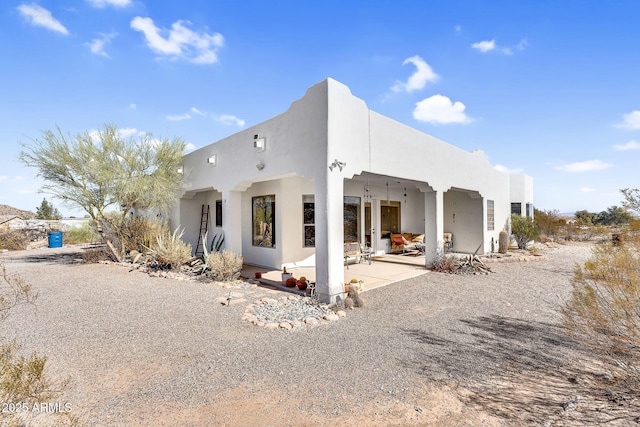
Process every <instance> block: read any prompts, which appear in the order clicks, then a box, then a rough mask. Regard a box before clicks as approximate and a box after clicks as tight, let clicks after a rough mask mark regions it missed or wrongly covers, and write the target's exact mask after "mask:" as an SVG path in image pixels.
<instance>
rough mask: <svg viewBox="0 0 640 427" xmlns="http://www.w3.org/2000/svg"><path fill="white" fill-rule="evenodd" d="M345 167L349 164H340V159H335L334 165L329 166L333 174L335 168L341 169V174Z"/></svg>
mask: <svg viewBox="0 0 640 427" xmlns="http://www.w3.org/2000/svg"><path fill="white" fill-rule="evenodd" d="M345 166H347V164H346V163H344V162H339V161H338V159H335V160H334V161H333V163H331V164H330V165H329V170H330V171H331V172H333V169H334V168H339V169H340V172H342V168H343V167H345Z"/></svg>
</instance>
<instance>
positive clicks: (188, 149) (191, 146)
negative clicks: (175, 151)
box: [184, 142, 198, 153]
mask: <svg viewBox="0 0 640 427" xmlns="http://www.w3.org/2000/svg"><path fill="white" fill-rule="evenodd" d="M196 148H198V147H196V146H195V145H194V144H193V143H191V142H188V143H187V145H185V146H184V151H185V153H189V152H191V151H193V150H195V149H196Z"/></svg>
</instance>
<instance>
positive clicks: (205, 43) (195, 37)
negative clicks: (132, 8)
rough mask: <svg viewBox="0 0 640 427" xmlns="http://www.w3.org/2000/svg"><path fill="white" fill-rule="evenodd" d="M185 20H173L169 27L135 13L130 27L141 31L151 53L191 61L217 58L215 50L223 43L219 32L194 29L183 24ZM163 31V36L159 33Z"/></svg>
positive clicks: (197, 62)
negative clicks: (199, 31)
mask: <svg viewBox="0 0 640 427" xmlns="http://www.w3.org/2000/svg"><path fill="white" fill-rule="evenodd" d="M185 23H186V24H188V22H185V21H177V22H175V23H174V24H173V25H171V29H170V30H166V29H160V28H158V27H156V26H155V24H154V23H153V20H152V19H151V18H142V17H140V16H136V17H135V18H133V20H131V28H133V29H134V30H136V31H140V32H141V33H143V34H144V37H145V39H146V41H147V46H149V48H150V49H151V50H152V51H154V52H155V53H157V54H159V55H161V56H165V57H168V58H170V59H174V60H175V59H179V58H182V59H186V60H187V61H190V62H192V63H195V64H213V63H216V62H218V56H217V54H216V52H217V50H218V49H219V48H220V47H222V45H223V44H224V38H223V37H222V34H220V33H213V34H207V33H197V32H195V31H192V30H190V29H189V28H187V27H185V26H184V25H183V24H185ZM163 34H166V35H167V36H166V37H165V36H163Z"/></svg>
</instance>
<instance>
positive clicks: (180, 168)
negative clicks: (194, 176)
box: [176, 166, 184, 175]
mask: <svg viewBox="0 0 640 427" xmlns="http://www.w3.org/2000/svg"><path fill="white" fill-rule="evenodd" d="M176 172H178V173H179V174H180V175H182V174H184V167H183V166H178V169H176Z"/></svg>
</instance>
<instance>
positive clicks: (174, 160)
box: [20, 124, 185, 251]
mask: <svg viewBox="0 0 640 427" xmlns="http://www.w3.org/2000/svg"><path fill="white" fill-rule="evenodd" d="M31 142H32V143H31V144H29V145H28V144H22V146H23V151H21V152H20V160H21V161H22V162H23V163H24V164H26V165H27V166H30V167H34V168H37V169H38V176H40V177H42V178H43V179H44V181H45V184H44V185H43V187H42V191H43V192H46V193H50V194H53V195H54V196H55V197H56V198H58V199H59V200H62V201H63V202H64V203H65V204H68V205H72V206H79V207H81V208H82V209H83V210H84V211H85V212H87V213H88V214H89V216H90V217H91V219H92V220H93V221H94V222H95V223H96V224H98V225H100V222H101V221H105V222H107V223H109V224H110V225H111V226H112V227H113V229H114V230H115V232H116V234H118V233H119V230H121V229H122V225H123V223H124V222H125V219H126V218H127V215H129V214H130V213H133V214H137V213H138V212H140V211H145V210H153V211H156V212H167V211H168V210H169V209H170V208H171V207H172V205H173V204H174V203H175V200H176V194H177V192H178V191H179V189H180V188H181V185H182V180H181V176H180V174H179V173H178V168H179V166H180V163H181V161H182V154H183V151H184V148H185V143H184V141H182V140H181V139H180V138H175V139H173V140H168V139H162V140H158V139H154V138H153V136H152V135H151V134H149V133H145V134H141V135H140V136H139V138H138V139H135V138H132V137H130V138H126V137H124V136H123V135H122V132H120V131H119V130H118V129H117V127H116V126H115V125H112V124H107V125H105V126H104V127H103V129H101V130H99V131H97V134H94V135H92V134H90V133H89V132H85V133H79V134H77V135H65V134H64V133H63V132H62V131H61V130H60V128H57V130H56V132H53V131H50V130H47V131H44V132H43V134H42V137H41V138H40V139H33V140H32V141H31ZM114 207H115V208H116V210H117V212H118V214H117V215H114V216H111V217H109V216H108V215H107V210H108V209H109V208H114ZM122 249H123V251H124V248H122Z"/></svg>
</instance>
